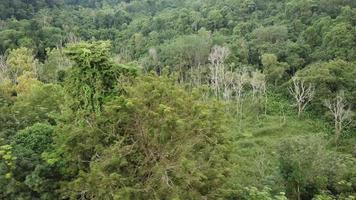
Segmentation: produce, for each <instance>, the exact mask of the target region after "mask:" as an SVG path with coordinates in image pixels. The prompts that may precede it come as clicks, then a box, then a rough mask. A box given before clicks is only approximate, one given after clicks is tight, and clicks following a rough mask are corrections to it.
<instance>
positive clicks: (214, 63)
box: [209, 46, 230, 98]
mask: <svg viewBox="0 0 356 200" xmlns="http://www.w3.org/2000/svg"><path fill="white" fill-rule="evenodd" d="M229 55H230V50H229V49H228V48H227V47H221V46H214V47H213V48H212V51H211V53H210V55H209V61H210V63H211V65H210V77H211V85H212V88H213V90H214V93H215V97H217V98H219V96H220V95H221V92H223V91H224V90H226V89H227V86H226V83H227V82H226V80H225V78H226V69H225V65H224V62H225V60H226V59H227V58H228V56H229ZM224 84H225V87H224Z"/></svg>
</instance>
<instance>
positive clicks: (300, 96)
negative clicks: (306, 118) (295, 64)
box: [289, 77, 315, 117]
mask: <svg viewBox="0 0 356 200" xmlns="http://www.w3.org/2000/svg"><path fill="white" fill-rule="evenodd" d="M292 82H293V85H292V86H291V87H289V93H290V94H291V95H292V96H293V98H294V100H295V101H296V106H297V107H298V117H300V116H301V114H302V113H303V111H304V109H305V107H306V106H307V105H308V103H309V102H310V101H311V100H312V99H313V97H314V94H315V89H314V86H313V85H312V84H308V85H306V84H305V83H304V80H300V79H298V78H297V77H293V78H292Z"/></svg>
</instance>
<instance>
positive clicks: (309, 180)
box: [278, 136, 336, 200]
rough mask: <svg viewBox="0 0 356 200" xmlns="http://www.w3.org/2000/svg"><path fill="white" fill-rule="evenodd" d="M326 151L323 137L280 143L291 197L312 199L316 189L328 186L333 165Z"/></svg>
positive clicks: (282, 173)
mask: <svg viewBox="0 0 356 200" xmlns="http://www.w3.org/2000/svg"><path fill="white" fill-rule="evenodd" d="M325 148H326V141H325V140H324V139H322V138H320V136H304V137H303V136H302V137H295V138H290V139H285V140H283V141H282V142H281V143H280V145H279V149H278V161H279V170H280V173H281V175H282V177H283V179H284V182H285V184H286V189H287V197H288V198H291V199H297V200H301V199H309V198H312V197H313V196H314V194H313V193H312V191H313V188H317V189H318V190H322V189H323V188H325V187H326V183H327V181H328V180H327V174H328V171H327V170H328V166H329V165H331V166H332V165H333V163H332V161H330V160H329V158H330V156H329V153H328V151H327V150H326V149H325ZM334 164H335V165H336V163H334ZM335 171H336V169H335ZM308 189H310V190H311V191H308ZM314 192H315V191H314ZM308 196H309V198H308Z"/></svg>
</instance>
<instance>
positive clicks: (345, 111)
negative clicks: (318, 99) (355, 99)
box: [325, 93, 352, 145]
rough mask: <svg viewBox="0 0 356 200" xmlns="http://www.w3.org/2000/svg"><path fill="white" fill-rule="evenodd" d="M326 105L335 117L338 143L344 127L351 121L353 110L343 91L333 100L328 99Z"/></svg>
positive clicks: (336, 140)
mask: <svg viewBox="0 0 356 200" xmlns="http://www.w3.org/2000/svg"><path fill="white" fill-rule="evenodd" d="M325 106H326V107H327V108H328V109H329V110H330V112H331V114H332V115H333V118H334V126H335V143H336V145H337V142H338V140H339V138H340V136H341V134H342V131H343V129H344V127H345V126H347V125H348V124H350V123H351V120H352V111H351V109H350V107H349V106H348V105H347V102H346V100H345V98H344V95H343V94H342V93H341V94H338V95H337V96H336V97H335V98H334V99H333V100H326V101H325Z"/></svg>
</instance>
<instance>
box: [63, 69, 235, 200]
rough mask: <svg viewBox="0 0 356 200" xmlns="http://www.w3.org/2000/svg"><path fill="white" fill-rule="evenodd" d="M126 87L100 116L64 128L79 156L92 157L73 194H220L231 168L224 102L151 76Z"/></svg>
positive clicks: (73, 186)
mask: <svg viewBox="0 0 356 200" xmlns="http://www.w3.org/2000/svg"><path fill="white" fill-rule="evenodd" d="M125 90H126V91H127V95H125V96H124V97H123V96H122V97H119V96H117V97H115V98H113V99H112V100H111V101H109V102H108V103H106V104H105V105H104V111H103V113H102V115H101V116H100V117H99V118H98V119H91V122H90V124H87V123H85V122H84V123H80V124H78V125H74V126H73V127H71V126H70V127H71V128H70V129H69V130H72V133H67V134H65V133H63V134H65V136H64V140H66V142H65V144H66V148H67V149H68V151H70V152H68V153H70V154H71V156H72V158H73V159H74V160H77V158H78V156H79V159H80V160H84V159H89V160H90V166H89V165H84V166H83V165H82V167H81V172H80V173H79V175H78V178H77V179H75V180H74V181H73V182H71V183H69V185H68V188H67V190H70V191H71V193H70V196H71V197H72V198H73V199H74V198H76V196H77V194H78V193H82V194H84V195H85V196H86V197H87V198H97V197H99V196H100V197H101V198H105V199H116V198H127V199H173V198H179V199H197V198H198V199H199V198H202V197H204V196H206V197H210V198H217V197H218V196H219V188H221V187H222V186H223V185H224V179H226V177H227V176H228V173H229V162H228V157H229V144H228V140H227V136H226V135H225V134H226V133H225V132H226V129H225V125H226V122H227V118H226V117H225V115H224V113H223V112H222V110H220V109H218V107H219V106H220V104H219V103H218V102H210V103H205V102H202V101H201V100H199V99H197V98H195V97H193V96H191V95H189V94H188V93H187V92H185V91H184V90H183V89H182V88H181V87H179V86H176V85H175V84H174V83H173V82H172V81H171V80H169V79H167V78H165V77H157V76H144V77H141V78H139V79H137V80H136V82H135V83H134V85H133V86H128V87H126V89H125ZM93 120H94V121H93ZM88 126H92V128H91V129H92V131H91V133H90V136H89V135H87V132H88V131H87V129H88ZM75 127H78V128H75ZM68 128H69V127H68ZM87 137H91V138H87ZM94 141H95V142H94ZM80 160H77V161H76V162H81V161H80ZM97 184H99V185H101V186H103V187H96V185H97Z"/></svg>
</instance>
